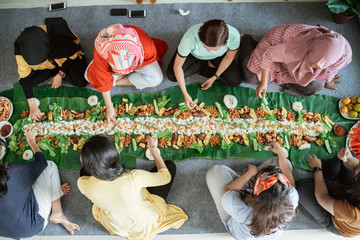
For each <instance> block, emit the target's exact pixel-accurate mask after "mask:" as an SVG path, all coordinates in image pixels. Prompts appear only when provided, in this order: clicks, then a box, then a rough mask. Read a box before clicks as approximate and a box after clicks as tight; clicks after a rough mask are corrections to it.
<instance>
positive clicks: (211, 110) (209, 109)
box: [205, 107, 219, 117]
mask: <svg viewBox="0 0 360 240" xmlns="http://www.w3.org/2000/svg"><path fill="white" fill-rule="evenodd" d="M205 110H206V111H207V112H208V113H210V115H211V117H218V116H219V112H218V110H217V109H216V107H205Z"/></svg>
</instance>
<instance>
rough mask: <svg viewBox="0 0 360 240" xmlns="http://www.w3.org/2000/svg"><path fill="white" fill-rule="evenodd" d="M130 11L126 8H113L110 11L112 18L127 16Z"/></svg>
mask: <svg viewBox="0 0 360 240" xmlns="http://www.w3.org/2000/svg"><path fill="white" fill-rule="evenodd" d="M127 14H128V10H127V9H126V8H113V9H111V10H110V16H127Z"/></svg>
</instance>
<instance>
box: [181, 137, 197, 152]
mask: <svg viewBox="0 0 360 240" xmlns="http://www.w3.org/2000/svg"><path fill="white" fill-rule="evenodd" d="M195 141H196V137H195V136H193V135H192V136H187V135H185V136H184V141H183V147H184V148H185V149H186V148H189V146H190V145H191V144H192V143H193V142H195Z"/></svg>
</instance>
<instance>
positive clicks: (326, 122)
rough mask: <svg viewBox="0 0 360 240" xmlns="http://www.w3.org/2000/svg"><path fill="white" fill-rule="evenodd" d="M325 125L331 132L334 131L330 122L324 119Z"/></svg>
mask: <svg viewBox="0 0 360 240" xmlns="http://www.w3.org/2000/svg"><path fill="white" fill-rule="evenodd" d="M324 123H325V125H326V126H327V127H328V128H330V130H331V129H332V125H331V124H330V123H329V121H328V120H326V119H324Z"/></svg>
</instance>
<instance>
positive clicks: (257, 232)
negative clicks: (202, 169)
mask: <svg viewBox="0 0 360 240" xmlns="http://www.w3.org/2000/svg"><path fill="white" fill-rule="evenodd" d="M270 147H271V148H270V151H272V152H274V153H275V154H277V155H278V157H275V158H271V159H269V160H268V161H266V162H264V163H263V164H261V165H260V166H259V167H256V166H254V165H250V164H249V165H248V170H247V171H246V172H245V173H244V174H242V175H241V176H239V175H238V174H237V173H236V172H235V171H234V170H232V169H231V168H229V167H227V166H225V165H215V166H212V167H211V168H210V169H209V170H208V171H207V173H206V182H207V185H208V187H209V190H210V193H211V195H212V197H213V199H214V202H215V205H216V208H217V211H218V213H219V216H220V218H221V221H222V222H223V223H224V225H225V227H226V229H227V230H228V231H229V233H230V234H231V235H232V236H233V237H234V238H235V239H242V240H245V239H266V240H268V239H275V238H278V237H279V236H280V235H281V234H282V232H283V229H284V228H285V227H286V226H287V224H288V223H289V222H290V221H291V220H292V218H293V217H294V216H295V214H296V207H297V206H298V201H299V195H298V193H297V191H296V189H295V181H294V177H293V175H292V169H291V163H289V161H288V160H287V159H286V156H285V153H284V152H283V150H282V149H281V146H280V145H279V144H278V143H272V144H270ZM254 176H255V177H254ZM253 177H254V178H253ZM254 181H255V184H254Z"/></svg>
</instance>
